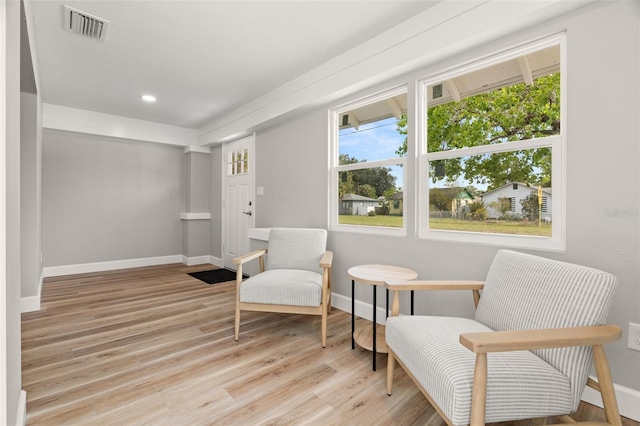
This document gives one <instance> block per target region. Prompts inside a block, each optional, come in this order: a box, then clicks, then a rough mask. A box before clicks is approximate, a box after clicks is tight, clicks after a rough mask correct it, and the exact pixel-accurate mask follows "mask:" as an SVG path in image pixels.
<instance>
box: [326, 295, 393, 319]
mask: <svg viewBox="0 0 640 426" xmlns="http://www.w3.org/2000/svg"><path fill="white" fill-rule="evenodd" d="M382 297H384V296H382ZM382 300H384V299H382ZM389 303H391V302H389ZM331 306H332V307H334V308H337V309H340V310H341V311H345V312H348V313H349V314H350V313H351V297H347V296H343V295H342V294H336V293H331ZM389 310H391V305H389ZM355 311H356V315H357V316H358V317H360V318H364V319H366V320H369V321H371V320H373V309H372V305H371V303H365V302H362V301H360V300H357V299H356V303H355ZM386 314H387V313H386V309H385V308H384V307H380V306H378V309H377V311H376V322H377V323H378V324H386V319H387V315H386Z"/></svg>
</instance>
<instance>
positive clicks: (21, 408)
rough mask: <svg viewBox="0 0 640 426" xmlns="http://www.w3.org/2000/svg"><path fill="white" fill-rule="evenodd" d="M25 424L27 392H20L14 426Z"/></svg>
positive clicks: (23, 425)
mask: <svg viewBox="0 0 640 426" xmlns="http://www.w3.org/2000/svg"><path fill="white" fill-rule="evenodd" d="M26 424H27V391H25V390H21V391H20V398H19V399H18V413H17V415H16V426H25V425H26Z"/></svg>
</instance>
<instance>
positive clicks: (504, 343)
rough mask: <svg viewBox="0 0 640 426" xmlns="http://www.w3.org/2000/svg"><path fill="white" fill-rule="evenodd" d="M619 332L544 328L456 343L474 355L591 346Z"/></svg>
mask: <svg viewBox="0 0 640 426" xmlns="http://www.w3.org/2000/svg"><path fill="white" fill-rule="evenodd" d="M621 335H622V330H621V329H620V327H618V326H617V325H594V326H588V327H568V328H547V329H539V330H517V331H511V330H510V331H490V332H482V333H464V334H461V335H460V343H461V344H462V345H463V346H465V347H466V348H467V349H469V350H470V351H472V352H475V353H488V352H507V351H521V350H532V349H549V348H564V347H569V346H592V345H603V344H605V343H611V342H615V341H616V340H618V339H620V336H621Z"/></svg>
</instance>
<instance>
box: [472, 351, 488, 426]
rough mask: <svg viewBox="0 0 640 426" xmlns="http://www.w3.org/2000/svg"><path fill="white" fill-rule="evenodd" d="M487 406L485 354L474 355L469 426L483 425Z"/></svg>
mask: <svg viewBox="0 0 640 426" xmlns="http://www.w3.org/2000/svg"><path fill="white" fill-rule="evenodd" d="M486 404H487V354H486V353H477V354H476V367H475V370H474V372H473V393H472V394H471V426H482V425H484V416H485V408H486Z"/></svg>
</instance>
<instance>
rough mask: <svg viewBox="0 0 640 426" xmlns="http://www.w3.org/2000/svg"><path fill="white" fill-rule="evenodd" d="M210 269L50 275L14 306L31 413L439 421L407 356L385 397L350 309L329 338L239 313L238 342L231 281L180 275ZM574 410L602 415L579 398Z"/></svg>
mask: <svg viewBox="0 0 640 426" xmlns="http://www.w3.org/2000/svg"><path fill="white" fill-rule="evenodd" d="M206 269H212V266H211V265H201V266H197V267H186V266H184V265H165V266H157V267H148V268H136V269H128V270H121V271H110V272H103V273H94V274H82V275H73V276H66V277H58V278H51V279H47V280H46V281H45V284H44V288H43V294H42V310H40V311H38V312H31V313H26V314H23V315H22V380H23V389H25V390H26V391H27V424H28V425H62V424H65V425H147V424H153V425H209V424H230V425H234V424H237V425H252V424H265V425H283V424H322V425H333V424H335V425H344V424H354V425H383V424H384V425H412V424H428V425H433V426H439V425H442V424H444V423H443V422H442V421H441V419H440V418H439V417H438V416H437V415H435V411H434V410H433V408H432V407H431V406H430V405H429V404H428V402H427V401H426V399H425V398H424V397H423V396H422V395H421V394H420V392H419V391H418V390H417V389H416V387H415V386H414V385H413V383H412V382H411V380H410V379H409V378H408V377H407V376H406V374H405V373H404V372H403V371H402V369H401V368H397V369H396V380H395V381H394V393H393V395H392V396H391V397H389V396H387V395H386V392H385V374H386V355H385V354H380V355H379V358H378V366H379V367H378V371H377V372H373V371H371V353H370V352H368V351H365V350H363V349H361V348H357V349H355V350H352V349H351V339H350V335H349V334H350V330H351V324H350V321H351V317H350V316H349V314H347V313H345V312H342V311H339V310H337V309H334V310H333V312H332V313H331V314H330V315H329V330H328V336H327V347H326V348H325V349H322V347H321V345H320V317H314V316H304V315H287V314H270V313H244V314H243V317H242V325H241V329H240V332H241V333H240V341H239V342H235V341H234V340H233V315H234V301H235V294H234V293H235V283H233V282H230V283H221V284H215V285H208V284H206V283H203V282H201V281H199V280H197V279H195V278H192V277H190V276H189V275H187V272H193V271H197V270H206ZM578 417H581V418H589V419H592V420H599V419H602V418H603V415H602V412H601V410H599V409H597V408H595V407H592V406H589V405H588V404H583V405H582V406H581V410H580V411H579V413H578V414H577V415H576V418H578ZM545 421H546V419H541V420H539V421H538V422H536V423H533V422H526V423H523V422H519V423H513V424H519V425H524V424H544V423H545ZM625 421H626V423H625V425H629V426H631V425H633V426H637V425H638V423H636V422H632V421H628V420H627V419H625ZM510 424H511V423H510ZM503 425H506V423H505V424H503Z"/></svg>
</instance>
